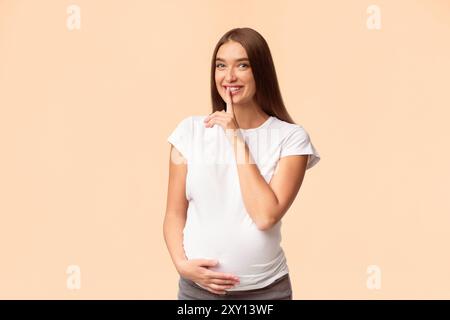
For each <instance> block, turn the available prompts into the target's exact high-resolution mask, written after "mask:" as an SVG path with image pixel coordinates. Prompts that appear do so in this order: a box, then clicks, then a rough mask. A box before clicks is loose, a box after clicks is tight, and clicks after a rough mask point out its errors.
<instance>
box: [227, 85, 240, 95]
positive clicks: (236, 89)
mask: <svg viewBox="0 0 450 320" xmlns="http://www.w3.org/2000/svg"><path fill="white" fill-rule="evenodd" d="M224 88H225V92H226V90H227V87H224ZM229 88H230V90H231V95H235V94H238V93H239V92H241V91H242V88H243V86H242V87H231V86H230V87H229Z"/></svg>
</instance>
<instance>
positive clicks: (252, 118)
mask: <svg viewBox="0 0 450 320" xmlns="http://www.w3.org/2000/svg"><path fill="white" fill-rule="evenodd" d="M233 110H234V117H235V119H236V121H237V123H238V125H239V128H241V129H252V128H257V127H259V126H260V125H262V124H263V123H264V122H265V121H266V120H267V119H268V118H269V115H268V114H267V113H265V112H264V111H263V110H262V109H261V107H259V106H258V105H257V104H256V103H253V102H252V103H247V104H240V103H238V104H233Z"/></svg>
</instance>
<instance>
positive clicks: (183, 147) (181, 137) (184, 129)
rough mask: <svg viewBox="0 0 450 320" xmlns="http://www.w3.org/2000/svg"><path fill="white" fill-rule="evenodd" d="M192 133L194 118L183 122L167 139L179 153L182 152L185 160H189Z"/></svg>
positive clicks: (185, 119)
mask: <svg viewBox="0 0 450 320" xmlns="http://www.w3.org/2000/svg"><path fill="white" fill-rule="evenodd" d="M191 133H192V116H190V117H187V118H184V119H183V120H181V121H180V122H179V123H178V125H177V126H176V128H175V129H174V130H173V131H172V133H171V134H170V135H169V137H168V138H167V141H168V142H170V143H171V144H172V145H173V146H174V147H175V148H176V149H177V150H178V151H180V152H181V154H182V155H183V157H184V158H186V159H189V158H190V157H189V152H190V141H191Z"/></svg>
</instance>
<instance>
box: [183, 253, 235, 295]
mask: <svg viewBox="0 0 450 320" xmlns="http://www.w3.org/2000/svg"><path fill="white" fill-rule="evenodd" d="M217 263H218V262H217V261H216V260H209V259H191V260H184V261H182V262H180V263H179V264H178V268H177V270H178V273H179V274H180V275H181V276H182V277H183V278H186V279H189V280H192V281H194V282H196V283H198V284H200V285H201V286H202V287H204V288H205V289H207V290H208V291H210V292H212V293H215V294H225V293H226V291H225V290H227V289H231V288H233V287H234V286H235V285H236V284H238V283H239V278H238V277H237V276H235V275H233V274H229V273H222V272H216V271H212V270H210V269H208V268H209V267H214V266H216V265H217Z"/></svg>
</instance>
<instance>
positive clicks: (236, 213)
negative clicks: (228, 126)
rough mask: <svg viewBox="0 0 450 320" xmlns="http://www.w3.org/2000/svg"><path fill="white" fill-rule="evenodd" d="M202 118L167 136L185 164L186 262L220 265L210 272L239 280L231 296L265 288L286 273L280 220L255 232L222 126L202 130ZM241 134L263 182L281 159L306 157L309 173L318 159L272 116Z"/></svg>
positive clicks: (300, 135) (297, 132) (297, 133)
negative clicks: (196, 260) (223, 273)
mask: <svg viewBox="0 0 450 320" xmlns="http://www.w3.org/2000/svg"><path fill="white" fill-rule="evenodd" d="M205 117H206V116H204V115H194V116H189V117H187V118H185V119H183V120H182V121H181V122H180V123H179V124H178V126H177V127H176V128H175V130H174V131H173V132H172V133H171V135H170V136H169V137H168V141H169V142H170V143H171V144H172V145H173V146H175V148H176V149H177V150H178V151H180V152H181V154H182V155H183V156H184V157H185V158H186V159H187V176H186V199H187V200H188V201H189V207H188V211H187V219H186V225H185V228H184V231H183V234H184V237H183V239H184V240H183V245H184V250H185V254H186V257H187V258H188V259H216V260H218V264H217V265H216V266H215V267H212V268H210V269H211V270H214V271H219V272H226V273H231V274H234V275H236V276H238V277H239V279H240V284H238V285H236V286H235V287H234V288H232V289H230V290H229V291H237V290H252V289H259V288H263V287H265V286H267V285H269V284H271V283H272V282H273V281H275V280H276V279H278V278H279V277H281V276H283V275H285V274H286V273H288V272H289V269H288V266H287V262H286V257H285V254H284V251H283V249H282V248H281V246H280V242H281V232H280V227H281V220H280V221H279V222H278V223H277V224H275V225H274V226H273V227H272V228H270V229H269V230H265V231H261V230H259V229H258V228H257V227H256V225H255V223H254V222H253V221H252V219H251V217H250V215H249V214H248V213H247V211H246V209H245V206H244V202H243V198H242V194H241V190H240V184H239V175H238V171H237V164H236V157H235V156H234V151H233V149H232V147H231V142H230V141H229V140H228V138H227V137H226V133H225V130H224V129H223V128H222V127H221V126H219V125H214V126H213V127H212V128H205V125H204V122H203V119H204V118H205ZM240 130H241V132H242V134H243V136H244V137H245V140H246V142H247V145H248V147H249V150H250V153H251V154H252V157H253V160H254V161H255V163H256V164H257V166H258V168H259V171H260V173H261V175H262V176H263V177H264V179H265V180H266V182H267V183H269V182H270V180H271V178H272V175H273V173H274V171H275V169H276V165H277V163H278V160H279V159H280V158H281V157H285V156H289V155H306V154H308V155H309V157H308V164H307V167H306V168H307V169H309V168H311V167H312V166H314V165H315V164H316V163H317V162H318V161H319V160H320V155H319V154H318V152H317V151H316V149H315V148H314V146H313V145H312V143H311V141H310V138H309V135H308V133H307V132H306V131H305V129H304V128H303V127H302V126H300V125H297V124H291V123H288V122H285V121H282V120H280V119H278V118H276V117H273V116H271V117H270V118H268V119H267V120H266V121H265V122H264V123H263V124H262V125H261V126H259V127H258V128H252V129H240Z"/></svg>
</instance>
